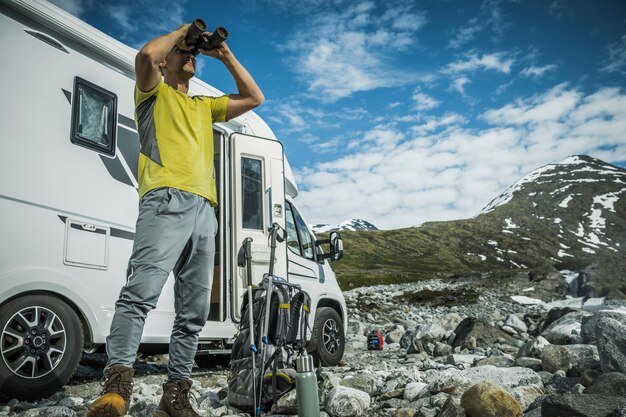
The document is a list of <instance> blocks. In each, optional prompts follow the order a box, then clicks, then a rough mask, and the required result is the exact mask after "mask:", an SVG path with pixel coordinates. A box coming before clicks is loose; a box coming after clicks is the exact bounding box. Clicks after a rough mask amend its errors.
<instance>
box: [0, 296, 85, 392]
mask: <svg viewBox="0 0 626 417" xmlns="http://www.w3.org/2000/svg"><path fill="white" fill-rule="evenodd" d="M82 348H83V328H82V326H81V323H80V320H79V319H78V316H77V315H76V313H75V312H74V310H72V309H71V308H70V307H69V306H68V305H67V304H66V303H64V302H63V301H61V300H60V299H58V298H55V297H52V296H49V295H40V294H37V295H24V296H21V297H18V298H15V299H13V300H11V301H9V302H8V303H6V304H5V305H3V306H2V307H1V308H0V393H1V394H0V397H3V398H4V399H10V398H17V399H19V400H25V401H34V400H38V399H40V398H43V397H48V396H50V395H52V394H54V393H55V392H56V391H58V390H59V389H60V388H62V387H63V386H64V385H65V384H66V383H67V382H68V381H69V380H70V378H71V377H72V375H73V374H74V371H76V368H77V367H78V364H79V362H80V357H81V355H82ZM0 399H2V398H0Z"/></svg>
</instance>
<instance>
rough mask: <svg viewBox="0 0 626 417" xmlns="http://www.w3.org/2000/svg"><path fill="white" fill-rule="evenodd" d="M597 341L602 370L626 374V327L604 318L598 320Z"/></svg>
mask: <svg viewBox="0 0 626 417" xmlns="http://www.w3.org/2000/svg"><path fill="white" fill-rule="evenodd" d="M596 340H597V345H598V353H599V354H600V365H601V366H602V370H603V371H604V372H622V373H626V325H623V324H622V323H620V322H619V321H617V320H615V319H611V318H608V317H603V318H601V319H599V320H598V325H597V327H596Z"/></svg>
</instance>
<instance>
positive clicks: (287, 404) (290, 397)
mask: <svg viewBox="0 0 626 417" xmlns="http://www.w3.org/2000/svg"><path fill="white" fill-rule="evenodd" d="M272 411H273V412H274V413H279V414H298V399H297V398H296V390H295V389H292V390H291V391H289V392H288V393H287V394H285V395H283V396H282V397H280V398H279V399H278V401H277V403H276V405H275V406H274V407H273V409H272Z"/></svg>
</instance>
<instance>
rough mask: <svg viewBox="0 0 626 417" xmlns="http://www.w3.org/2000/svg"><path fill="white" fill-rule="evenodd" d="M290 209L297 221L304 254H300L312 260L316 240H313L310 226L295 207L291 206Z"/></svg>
mask: <svg viewBox="0 0 626 417" xmlns="http://www.w3.org/2000/svg"><path fill="white" fill-rule="evenodd" d="M290 209H291V212H292V213H293V216H294V219H295V221H296V229H297V232H298V235H297V236H298V239H299V240H300V248H301V251H302V254H301V255H300V256H303V257H305V258H307V259H311V260H312V259H313V249H314V247H315V242H314V240H313V237H312V236H311V233H310V232H309V228H308V227H307V225H306V223H305V222H304V219H302V217H300V214H299V213H298V212H297V211H296V210H295V209H294V208H293V207H290ZM287 234H289V231H287ZM288 239H289V238H288Z"/></svg>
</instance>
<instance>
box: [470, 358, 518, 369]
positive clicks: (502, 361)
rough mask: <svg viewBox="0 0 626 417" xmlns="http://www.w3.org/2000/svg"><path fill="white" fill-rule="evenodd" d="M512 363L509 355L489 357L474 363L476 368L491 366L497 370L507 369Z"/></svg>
mask: <svg viewBox="0 0 626 417" xmlns="http://www.w3.org/2000/svg"><path fill="white" fill-rule="evenodd" d="M513 362H514V360H513V358H512V357H511V356H510V355H491V356H489V357H486V358H484V359H481V360H479V361H478V362H476V366H485V365H493V366H496V367H498V368H508V367H510V366H511V365H513Z"/></svg>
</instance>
